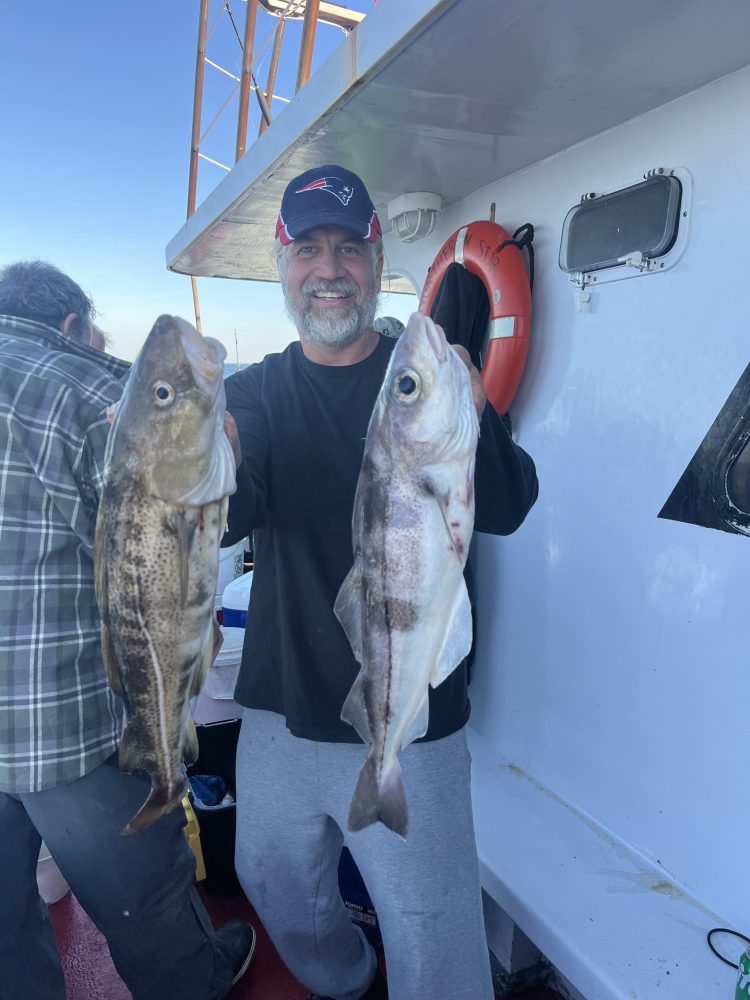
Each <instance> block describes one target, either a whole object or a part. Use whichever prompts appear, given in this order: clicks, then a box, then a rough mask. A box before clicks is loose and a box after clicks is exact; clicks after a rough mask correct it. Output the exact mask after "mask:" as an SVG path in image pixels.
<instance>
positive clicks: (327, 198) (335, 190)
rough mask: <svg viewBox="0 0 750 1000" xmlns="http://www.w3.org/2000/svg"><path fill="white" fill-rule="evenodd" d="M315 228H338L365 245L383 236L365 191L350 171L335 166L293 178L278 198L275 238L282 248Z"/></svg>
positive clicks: (313, 170) (317, 168) (314, 169)
mask: <svg viewBox="0 0 750 1000" xmlns="http://www.w3.org/2000/svg"><path fill="white" fill-rule="evenodd" d="M316 226H341V227H342V228H343V229H349V230H351V231H352V232H353V233H356V235H357V236H361V237H362V239H364V240H367V242H368V243H374V242H375V240H377V239H379V238H380V237H381V236H382V235H383V231H382V229H381V228H380V220H379V219H378V213H377V212H376V211H375V206H374V205H373V203H372V201H371V199H370V196H369V194H368V193H367V188H366V187H365V186H364V184H363V183H362V181H361V180H360V179H359V177H357V175H356V174H353V173H352V172H351V170H346V169H345V168H344V167H339V166H337V165H336V164H335V163H327V164H326V165H325V166H322V167H314V168H313V169H312V170H306V171H305V173H304V174H300V175H299V177H295V178H294V180H293V181H291V182H290V183H289V184H288V185H287V188H286V191H285V192H284V197H283V198H282V199H281V211H280V213H279V220H278V222H277V223H276V235H277V236H278V238H279V240H280V241H281V243H282V244H283V245H284V246H289V244H290V243H292V242H293V241H294V240H296V239H297V237H298V236H301V235H302V234H303V233H306V232H307V231H308V230H309V229H315V227H316Z"/></svg>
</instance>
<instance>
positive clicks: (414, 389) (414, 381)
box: [391, 368, 422, 403]
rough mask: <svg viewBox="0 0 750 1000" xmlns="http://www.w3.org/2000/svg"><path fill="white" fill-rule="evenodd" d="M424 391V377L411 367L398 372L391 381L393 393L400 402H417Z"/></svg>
mask: <svg viewBox="0 0 750 1000" xmlns="http://www.w3.org/2000/svg"><path fill="white" fill-rule="evenodd" d="M421 392H422V379H421V378H420V377H419V375H418V373H417V372H415V371H414V370H413V369H411V368H404V369H402V370H401V371H400V372H396V374H395V375H394V376H393V380H392V382H391V395H392V396H393V398H394V399H396V400H398V402H400V403H414V402H416V401H417V400H418V399H419V397H420V395H421Z"/></svg>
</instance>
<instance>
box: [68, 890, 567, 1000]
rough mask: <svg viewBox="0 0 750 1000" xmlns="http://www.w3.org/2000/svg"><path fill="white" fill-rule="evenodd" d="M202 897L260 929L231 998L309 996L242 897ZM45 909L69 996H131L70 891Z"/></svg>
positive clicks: (219, 916) (532, 994)
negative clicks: (249, 960) (53, 933)
mask: <svg viewBox="0 0 750 1000" xmlns="http://www.w3.org/2000/svg"><path fill="white" fill-rule="evenodd" d="M201 895H202V896H203V901H204V903H205V905H206V908H207V909H208V912H209V913H210V915H211V919H212V920H213V922H214V924H215V925H216V926H219V925H221V924H225V923H227V922H228V921H229V920H237V919H244V920H249V921H250V922H251V923H252V925H253V927H255V929H256V931H257V932H258V943H257V945H256V948H255V955H254V956H253V961H252V963H251V965H250V968H249V969H248V971H247V973H246V974H245V976H244V977H243V978H242V980H241V981H240V982H239V983H238V984H237V986H235V988H234V989H233V990H232V992H231V993H230V995H229V1000H303V998H306V997H308V996H309V992H310V991H309V990H307V989H305V987H304V986H302V985H301V984H300V983H298V982H297V980H296V979H295V978H294V976H292V974H291V972H289V971H288V969H287V968H286V967H285V965H284V963H283V962H282V961H281V959H280V958H279V956H278V953H277V951H276V949H275V948H274V946H273V945H272V944H271V941H270V940H269V938H268V935H267V934H266V932H265V931H264V930H263V926H262V925H261V923H260V921H259V920H258V918H257V916H256V915H255V911H254V910H253V909H252V908H251V907H250V905H249V904H248V902H247V901H246V900H245V898H244V896H242V895H235V896H228V897H217V896H212V895H210V894H208V893H206V892H202V893H201ZM49 913H50V918H51V920H52V926H53V927H54V930H55V938H56V940H57V947H58V950H59V952H60V957H61V959H62V964H63V970H64V972H65V987H66V991H67V1000H130V993H129V991H128V990H127V989H126V988H125V986H124V985H123V983H122V980H121V979H120V977H119V976H118V975H117V972H116V971H115V968H114V966H113V964H112V959H111V958H110V956H109V951H108V949H107V944H106V942H105V940H104V938H103V937H102V935H101V934H100V933H99V931H98V930H97V929H96V927H94V925H93V924H92V923H91V921H90V920H89V918H88V917H87V916H86V914H85V913H84V912H83V910H82V909H81V907H80V906H79V904H78V902H77V900H76V899H75V897H74V896H73V894H72V893H68V894H67V896H65V897H64V898H63V899H61V900H60V902H59V903H55V904H54V905H53V906H50V908H49ZM504 1000H562V997H560V995H559V994H558V993H555V992H553V991H552V990H549V989H547V988H546V987H533V988H530V989H527V990H524V991H522V992H520V993H515V994H513V995H512V996H511V997H506V998H504Z"/></svg>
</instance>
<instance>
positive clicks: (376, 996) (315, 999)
mask: <svg viewBox="0 0 750 1000" xmlns="http://www.w3.org/2000/svg"><path fill="white" fill-rule="evenodd" d="M307 1000H333V998H332V997H323V996H321V995H320V994H319V993H311V994H310V996H309V997H308V998H307ZM360 1000H388V986H387V985H386V981H385V979H383V977H382V976H381V975H380V971H379V970H378V972H376V973H375V979H374V980H373V984H372V986H371V987H370V988H369V990H368V991H367V993H363V994H362V996H361V997H360Z"/></svg>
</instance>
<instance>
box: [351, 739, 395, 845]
mask: <svg viewBox="0 0 750 1000" xmlns="http://www.w3.org/2000/svg"><path fill="white" fill-rule="evenodd" d="M378 822H380V823H382V824H383V825H384V826H387V827H388V829H389V830H392V831H393V832H394V833H397V834H398V835H399V836H400V837H406V833H407V830H408V827H409V815H408V811H407V808H406V794H405V792H404V784H403V781H402V780H401V766H400V765H399V762H398V761H397V760H394V762H393V765H392V767H391V769H390V771H389V772H388V774H387V776H383V777H382V778H381V781H380V782H378V775H377V771H376V769H375V758H374V757H373V756H372V754H371V755H370V756H369V757H368V758H367V760H366V761H365V762H364V764H363V766H362V770H361V771H360V773H359V780H358V781H357V787H356V788H355V789H354V797H353V798H352V804H351V807H350V809H349V823H348V826H349V829H350V830H351V832H352V833H355V832H356V831H357V830H364V829H365V827H368V826H371V825H372V824H373V823H378Z"/></svg>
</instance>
